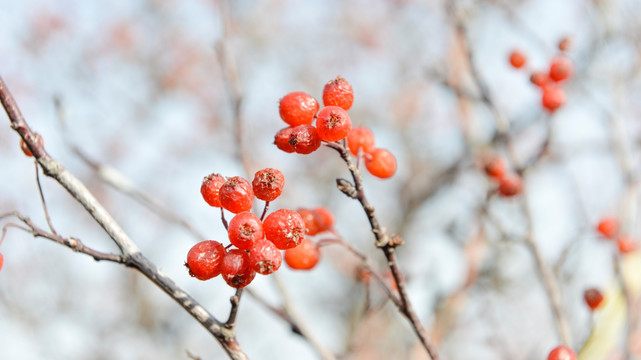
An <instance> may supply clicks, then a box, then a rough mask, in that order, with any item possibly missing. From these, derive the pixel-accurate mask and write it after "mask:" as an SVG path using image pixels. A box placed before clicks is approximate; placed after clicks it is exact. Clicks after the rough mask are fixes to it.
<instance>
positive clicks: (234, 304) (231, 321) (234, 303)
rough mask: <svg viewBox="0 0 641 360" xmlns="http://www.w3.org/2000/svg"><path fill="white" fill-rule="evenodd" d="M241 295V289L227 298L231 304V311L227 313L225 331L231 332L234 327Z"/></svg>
mask: <svg viewBox="0 0 641 360" xmlns="http://www.w3.org/2000/svg"><path fill="white" fill-rule="evenodd" d="M242 295H243V288H239V289H236V294H234V296H232V297H231V298H229V302H230V303H231V310H230V311H229V318H228V319H227V321H226V322H225V327H226V328H227V329H230V330H233V329H234V326H235V325H236V315H238V307H239V306H240V297H241V296H242Z"/></svg>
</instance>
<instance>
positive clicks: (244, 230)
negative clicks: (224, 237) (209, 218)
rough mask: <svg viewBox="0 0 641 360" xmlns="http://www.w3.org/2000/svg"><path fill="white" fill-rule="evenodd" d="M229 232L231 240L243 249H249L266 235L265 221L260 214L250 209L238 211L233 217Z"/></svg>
mask: <svg viewBox="0 0 641 360" xmlns="http://www.w3.org/2000/svg"><path fill="white" fill-rule="evenodd" d="M227 233H228V235H229V242H231V243H232V245H234V246H235V247H237V248H239V249H242V250H249V249H250V248H251V247H252V246H253V245H254V243H255V242H256V241H258V240H261V239H262V238H263V237H264V236H265V233H264V231H263V223H262V222H261V221H260V219H259V218H258V216H256V215H254V214H252V213H250V212H248V211H244V212H241V213H238V214H237V215H236V216H234V217H233V218H232V219H231V221H230V222H229V227H228V229H227Z"/></svg>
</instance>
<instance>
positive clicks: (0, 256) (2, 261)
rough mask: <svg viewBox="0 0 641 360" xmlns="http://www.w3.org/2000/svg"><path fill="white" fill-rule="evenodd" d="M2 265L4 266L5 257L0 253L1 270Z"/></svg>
mask: <svg viewBox="0 0 641 360" xmlns="http://www.w3.org/2000/svg"><path fill="white" fill-rule="evenodd" d="M2 265H4V256H3V255H2V253H0V270H2Z"/></svg>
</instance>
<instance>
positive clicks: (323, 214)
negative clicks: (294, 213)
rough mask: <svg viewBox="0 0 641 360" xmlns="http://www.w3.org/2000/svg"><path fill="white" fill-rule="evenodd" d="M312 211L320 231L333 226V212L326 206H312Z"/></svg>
mask: <svg viewBox="0 0 641 360" xmlns="http://www.w3.org/2000/svg"><path fill="white" fill-rule="evenodd" d="M314 213H315V214H316V219H317V220H316V221H317V222H318V226H319V227H320V229H321V231H327V230H331V229H332V228H333V227H334V221H335V220H334V214H332V212H331V211H329V210H328V209H327V208H325V207H322V206H319V207H317V208H314Z"/></svg>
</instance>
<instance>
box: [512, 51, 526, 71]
mask: <svg viewBox="0 0 641 360" xmlns="http://www.w3.org/2000/svg"><path fill="white" fill-rule="evenodd" d="M525 62H526V58H525V55H523V53H522V52H520V51H518V50H515V51H512V53H510V64H512V66H513V67H514V68H516V69H519V68H521V67H523V65H525Z"/></svg>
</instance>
